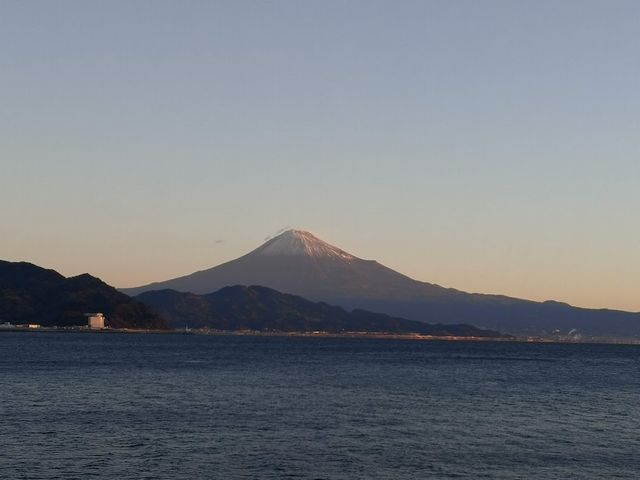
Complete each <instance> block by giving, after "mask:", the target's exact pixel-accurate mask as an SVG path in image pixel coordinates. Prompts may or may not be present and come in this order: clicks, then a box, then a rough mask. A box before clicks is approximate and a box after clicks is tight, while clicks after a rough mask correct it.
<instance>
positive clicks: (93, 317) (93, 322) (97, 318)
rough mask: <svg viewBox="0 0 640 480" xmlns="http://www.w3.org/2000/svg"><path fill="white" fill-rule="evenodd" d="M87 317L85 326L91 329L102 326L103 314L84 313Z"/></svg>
mask: <svg viewBox="0 0 640 480" xmlns="http://www.w3.org/2000/svg"><path fill="white" fill-rule="evenodd" d="M84 315H85V317H87V326H88V327H89V328H91V329H100V328H104V320H105V318H104V315H103V314H102V313H85V314H84Z"/></svg>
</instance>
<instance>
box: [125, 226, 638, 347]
mask: <svg viewBox="0 0 640 480" xmlns="http://www.w3.org/2000/svg"><path fill="white" fill-rule="evenodd" d="M309 243H311V244H312V245H311V247H310V248H307V245H308V244H309ZM274 244H276V245H278V244H279V246H278V248H270V247H269V246H270V245H271V246H273V245H274ZM269 248H270V252H269V254H263V253H264V252H265V250H268V249H269ZM309 250H311V252H312V253H313V252H316V253H318V252H319V254H317V255H310V254H309ZM292 252H295V253H296V254H292ZM333 252H344V255H342V254H335V253H333ZM305 253H306V254H305ZM228 285H263V286H266V287H269V288H273V289H275V290H278V291H280V292H285V293H290V294H294V295H299V296H302V297H304V298H308V299H309V300H313V301H324V302H327V303H330V304H334V305H339V306H341V307H343V308H346V309H354V308H361V309H365V310H368V311H374V312H382V313H385V314H388V315H392V316H397V317H402V318H406V319H410V320H419V321H424V322H428V323H449V324H451V323H467V324H472V325H475V326H477V327H481V328H488V329H492V330H498V331H502V332H507V333H510V334H519V335H545V334H550V333H552V332H555V331H557V330H561V331H569V330H573V329H578V330H579V331H580V333H584V334H588V335H594V336H624V337H627V336H633V337H640V313H632V312H623V311H619V310H611V309H586V308H581V307H573V306H570V305H567V304H564V303H562V302H554V301H547V302H536V301H533V300H527V299H519V298H513V297H508V296H506V295H495V294H481V293H467V292H464V291H461V290H457V289H454V288H446V287H442V286H440V285H437V284H433V283H428V282H422V281H418V280H414V279H412V278H410V277H408V276H407V275H404V274H402V273H400V272H396V271H395V270H392V269H390V268H388V267H386V266H384V265H382V264H379V263H378V262H376V261H374V260H363V259H361V258H358V257H357V256H355V255H352V254H351V253H348V252H345V251H344V250H342V249H340V248H338V247H334V246H332V245H330V244H328V243H326V242H324V241H322V240H320V239H318V238H317V237H315V236H314V235H313V234H310V233H309V232H304V231H301V230H289V231H286V232H284V233H282V234H280V235H278V236H276V237H274V238H272V239H269V240H268V241H267V242H265V243H264V244H263V245H261V246H259V247H258V248H256V249H254V250H252V251H250V252H249V253H247V254H245V255H243V256H241V257H239V258H237V259H235V260H230V261H228V262H225V263H222V264H220V265H218V266H215V267H212V268H208V269H204V270H200V271H198V272H194V273H192V274H189V275H184V276H181V277H177V278H174V279H170V280H166V281H163V282H155V283H152V284H149V285H145V286H142V287H136V288H127V289H122V291H123V292H125V293H127V294H129V295H131V296H135V295H138V294H140V293H142V292H144V291H148V290H159V289H167V288H168V289H174V290H177V291H182V292H191V293H195V294H207V293H211V292H213V291H216V290H219V289H221V288H223V287H225V286H228Z"/></svg>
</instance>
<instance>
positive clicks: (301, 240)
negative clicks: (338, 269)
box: [252, 230, 355, 261]
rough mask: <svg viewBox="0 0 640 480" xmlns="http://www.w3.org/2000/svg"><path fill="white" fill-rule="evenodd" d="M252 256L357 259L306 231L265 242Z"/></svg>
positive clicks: (289, 231)
mask: <svg viewBox="0 0 640 480" xmlns="http://www.w3.org/2000/svg"><path fill="white" fill-rule="evenodd" d="M252 254H254V255H266V256H308V257H315V258H322V257H332V258H337V259H341V260H344V261H351V260H353V259H354V258H355V257H354V256H353V255H350V254H348V253H347V252H345V251H344V250H341V249H339V248H338V247H334V246H333V245H330V244H328V243H327V242H324V241H322V240H320V239H319V238H318V237H316V236H314V235H313V234H311V233H310V232H306V231H304V230H287V231H286V232H284V233H281V234H280V235H278V236H277V237H274V238H272V239H270V240H268V241H267V242H265V243H264V244H263V245H262V246H260V247H258V248H257V249H255V250H254V251H253V252H252Z"/></svg>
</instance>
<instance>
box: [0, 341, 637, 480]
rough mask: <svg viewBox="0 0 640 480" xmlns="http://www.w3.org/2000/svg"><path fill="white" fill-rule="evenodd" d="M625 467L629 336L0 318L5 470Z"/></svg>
mask: <svg viewBox="0 0 640 480" xmlns="http://www.w3.org/2000/svg"><path fill="white" fill-rule="evenodd" d="M639 477H640V347H639V346H624V345H620V346H617V345H550V344H544V345H542V344H517V343H482V342H424V341H422V342H420V341H407V340H376V339H349V338H276V337H216V336H194V335H125V334H77V333H75V334H72V333H0V478H2V479H5V478H6V479H29V480H35V479H57V478H59V479H83V480H84V479H91V478H95V479H208V478H212V479H217V478H220V479H419V478H433V479H452V478H470V479H481V478H490V479H563V480H565V479H581V480H583V479H613V478H623V479H634V480H635V479H637V478H639Z"/></svg>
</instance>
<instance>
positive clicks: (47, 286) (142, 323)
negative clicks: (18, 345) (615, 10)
mask: <svg viewBox="0 0 640 480" xmlns="http://www.w3.org/2000/svg"><path fill="white" fill-rule="evenodd" d="M86 312H102V313H104V314H105V315H106V317H107V322H108V325H109V326H111V327H114V328H140V329H148V328H152V329H164V328H166V323H165V322H164V320H163V319H162V318H160V317H159V316H158V315H157V314H155V312H153V311H151V310H150V309H149V307H147V306H146V305H144V304H141V303H140V302H137V301H135V300H133V299H131V298H129V297H128V296H126V295H125V294H123V293H121V292H119V291H118V290H116V289H115V288H114V287H112V286H110V285H108V284H106V283H104V282H103V281H102V280H100V279H99V278H97V277H93V276H91V275H89V274H88V273H84V274H81V275H77V276H75V277H68V278H67V277H65V276H63V275H61V274H60V273H58V272H56V271H55V270H52V269H47V268H43V267H39V266H37V265H34V264H32V263H29V262H8V261H4V260H0V323H2V322H11V323H18V324H20V323H37V324H40V325H42V326H79V325H86V324H87V320H86V317H85V316H84V314H85V313H86Z"/></svg>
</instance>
